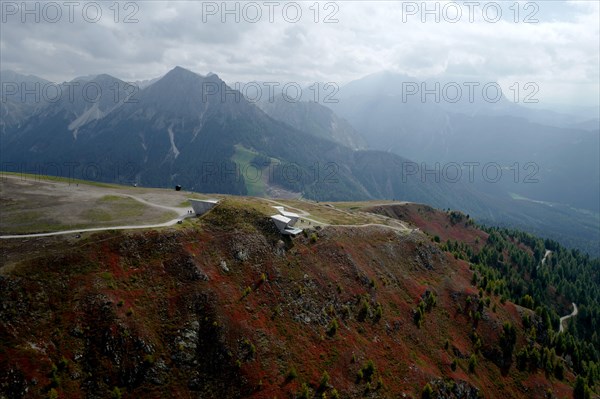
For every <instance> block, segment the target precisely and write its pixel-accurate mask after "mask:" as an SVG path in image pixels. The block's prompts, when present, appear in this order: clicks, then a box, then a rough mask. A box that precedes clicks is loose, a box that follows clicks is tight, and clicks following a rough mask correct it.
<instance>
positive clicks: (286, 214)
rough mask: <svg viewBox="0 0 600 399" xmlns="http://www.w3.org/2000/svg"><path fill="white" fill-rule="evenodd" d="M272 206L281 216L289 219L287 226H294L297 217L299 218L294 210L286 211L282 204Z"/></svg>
mask: <svg viewBox="0 0 600 399" xmlns="http://www.w3.org/2000/svg"><path fill="white" fill-rule="evenodd" d="M273 208H275V209H277V210H278V211H279V214H280V215H281V216H284V217H286V218H289V219H290V222H289V223H288V225H289V226H294V225H295V224H296V222H297V221H298V219H300V215H298V214H297V213H294V212H288V211H286V210H285V208H284V207H282V206H274V207H273Z"/></svg>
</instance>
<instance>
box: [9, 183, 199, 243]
mask: <svg viewBox="0 0 600 399" xmlns="http://www.w3.org/2000/svg"><path fill="white" fill-rule="evenodd" d="M123 195H125V196H127V197H130V198H132V199H134V200H136V201H138V202H141V203H142V204H144V205H148V206H151V207H154V208H160V209H165V210H169V211H172V212H176V213H177V214H179V216H178V217H176V218H175V219H172V220H169V221H168V222H164V223H157V224H135V225H124V226H109V227H93V228H88V229H76V230H61V231H54V232H51V233H36V234H12V235H4V236H0V239H11V238H33V237H50V236H58V235H65V234H77V233H88V232H97V231H107V230H135V229H154V228H159V227H169V226H173V225H174V224H177V223H178V222H179V221H182V220H184V219H187V218H190V217H194V216H196V214H194V213H189V211H190V209H191V208H183V209H182V208H175V207H172V206H165V205H160V204H154V203H152V202H148V201H146V200H144V199H142V198H139V197H137V196H135V195H130V194H123Z"/></svg>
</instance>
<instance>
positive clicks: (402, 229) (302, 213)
mask: <svg viewBox="0 0 600 399" xmlns="http://www.w3.org/2000/svg"><path fill="white" fill-rule="evenodd" d="M267 201H269V202H271V203H273V204H277V205H280V206H283V207H286V208H289V209H293V210H294V211H296V212H297V213H298V215H299V216H300V217H301V218H302V219H304V220H308V221H311V222H313V223H315V224H318V225H320V226H323V227H325V226H331V227H383V228H386V229H392V230H394V231H398V232H402V233H406V232H412V231H413V229H411V228H408V227H405V226H404V225H403V224H402V222H398V223H399V224H400V226H399V227H396V226H390V225H387V224H382V223H364V224H331V223H325V222H320V221H318V220H314V219H311V218H309V217H308V216H310V213H308V212H306V211H304V210H302V209H300V208H296V207H293V206H290V205H286V204H283V203H281V202H277V201H274V200H271V199H267ZM332 209H334V210H336V211H339V212H341V213H344V214H347V215H349V216H353V215H352V214H351V213H350V212H347V211H343V210H340V209H337V208H332ZM369 216H373V215H369ZM376 216H377V215H376ZM384 218H385V217H384Z"/></svg>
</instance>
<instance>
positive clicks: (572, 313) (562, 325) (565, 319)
mask: <svg viewBox="0 0 600 399" xmlns="http://www.w3.org/2000/svg"><path fill="white" fill-rule="evenodd" d="M577 313H579V311H578V310H577V305H575V302H573V311H572V312H571V314H568V315H566V316H563V317H561V318H560V327H559V328H558V332H559V333H561V332H563V331H564V330H565V325H564V322H565V321H567V320H568V319H570V318H571V317H573V316H577Z"/></svg>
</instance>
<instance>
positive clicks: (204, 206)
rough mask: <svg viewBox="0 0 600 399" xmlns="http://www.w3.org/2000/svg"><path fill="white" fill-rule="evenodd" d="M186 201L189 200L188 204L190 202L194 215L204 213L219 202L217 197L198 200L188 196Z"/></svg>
mask: <svg viewBox="0 0 600 399" xmlns="http://www.w3.org/2000/svg"><path fill="white" fill-rule="evenodd" d="M188 201H190V204H192V209H193V210H194V213H195V214H196V216H201V215H204V214H205V213H206V212H208V211H210V210H211V209H213V208H214V207H215V206H216V205H217V204H218V203H219V200H218V199H205V200H199V199H193V198H188Z"/></svg>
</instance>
